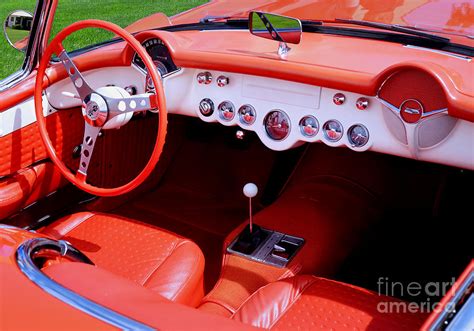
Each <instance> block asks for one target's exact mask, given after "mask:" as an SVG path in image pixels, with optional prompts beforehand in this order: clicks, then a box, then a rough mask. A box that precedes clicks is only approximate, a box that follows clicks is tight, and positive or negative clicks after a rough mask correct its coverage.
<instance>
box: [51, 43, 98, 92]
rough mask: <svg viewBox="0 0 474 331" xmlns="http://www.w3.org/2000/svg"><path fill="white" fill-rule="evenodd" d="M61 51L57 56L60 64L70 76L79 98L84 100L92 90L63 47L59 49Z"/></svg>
mask: <svg viewBox="0 0 474 331" xmlns="http://www.w3.org/2000/svg"><path fill="white" fill-rule="evenodd" d="M60 50H61V51H60V52H59V54H58V58H59V59H60V60H61V62H62V64H63V65H64V67H65V68H66V71H67V73H68V75H69V78H71V80H72V83H73V85H74V87H75V88H76V90H77V93H78V94H79V96H80V98H81V99H82V100H84V99H85V98H86V97H87V96H88V95H90V94H91V93H92V92H93V90H92V88H91V87H90V86H89V84H87V82H86V80H85V79H84V77H83V76H82V74H81V72H80V71H79V70H78V69H77V67H76V65H75V64H74V62H73V61H72V59H71V58H70V57H69V54H68V53H67V52H66V50H65V49H64V48H61V49H60Z"/></svg>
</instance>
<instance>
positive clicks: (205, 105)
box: [199, 98, 214, 117]
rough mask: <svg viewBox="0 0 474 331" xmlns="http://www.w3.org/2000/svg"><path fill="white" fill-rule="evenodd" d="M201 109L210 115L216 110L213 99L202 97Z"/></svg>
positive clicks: (204, 113) (202, 112)
mask: <svg viewBox="0 0 474 331" xmlns="http://www.w3.org/2000/svg"><path fill="white" fill-rule="evenodd" d="M199 111H200V112H201V114H202V115H204V116H206V117H209V116H211V115H212V113H213V112H214V102H212V100H211V99H208V98H206V99H202V100H201V102H200V103H199Z"/></svg>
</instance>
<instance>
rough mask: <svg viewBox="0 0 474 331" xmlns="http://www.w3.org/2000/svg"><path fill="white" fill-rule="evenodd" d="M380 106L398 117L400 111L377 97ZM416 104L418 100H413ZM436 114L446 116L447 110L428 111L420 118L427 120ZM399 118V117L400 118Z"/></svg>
mask: <svg viewBox="0 0 474 331" xmlns="http://www.w3.org/2000/svg"><path fill="white" fill-rule="evenodd" d="M375 98H376V99H377V100H378V101H379V102H380V103H381V104H382V105H384V106H385V107H387V108H388V109H390V110H391V111H393V112H394V113H395V114H397V115H398V116H400V109H399V108H397V107H395V106H394V105H392V104H391V103H390V102H387V101H385V100H383V99H382V98H380V97H379V96H378V95H377V96H376V97H375ZM410 100H415V99H410ZM415 101H417V102H419V101H418V100H415ZM438 114H448V108H442V109H436V110H432V111H429V112H425V113H423V115H422V116H421V119H424V118H427V117H431V116H434V115H438ZM400 118H401V116H400Z"/></svg>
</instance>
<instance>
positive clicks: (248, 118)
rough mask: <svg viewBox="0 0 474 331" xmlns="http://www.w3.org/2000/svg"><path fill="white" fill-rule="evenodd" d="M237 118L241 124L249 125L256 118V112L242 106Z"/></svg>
mask: <svg viewBox="0 0 474 331" xmlns="http://www.w3.org/2000/svg"><path fill="white" fill-rule="evenodd" d="M239 118H240V122H241V123H242V124H247V125H251V124H253V123H254V122H255V119H256V118H257V112H256V111H255V108H253V107H252V106H251V105H243V106H242V107H240V108H239Z"/></svg>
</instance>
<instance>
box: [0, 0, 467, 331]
mask: <svg viewBox="0 0 474 331" xmlns="http://www.w3.org/2000/svg"><path fill="white" fill-rule="evenodd" d="M274 7H275V8H274V9H272V8H266V7H265V8H264V9H265V10H261V11H258V12H251V13H250V16H249V20H248V21H247V20H246V21H245V22H243V19H242V17H244V18H246V17H247V16H248V15H249V14H248V12H246V15H247V16H241V17H240V18H239V19H231V20H228V19H227V18H225V19H224V18H216V19H208V21H202V20H201V22H200V23H192V24H190V23H189V22H195V21H198V19H195V20H194V18H198V17H199V18H200V17H202V16H205V15H203V14H202V13H203V12H204V11H203V10H201V11H200V10H199V9H198V10H195V11H193V12H192V13H190V14H186V13H185V14H182V15H177V16H175V17H174V18H173V22H172V23H171V21H169V19H168V18H167V17H164V15H160V16H153V17H151V18H145V19H143V20H141V21H139V22H137V23H136V24H134V27H133V29H122V28H119V27H118V26H116V25H114V24H111V23H108V22H104V21H98V20H86V21H79V22H77V23H74V24H73V25H71V26H69V27H67V28H66V29H64V30H63V31H61V32H60V33H59V34H57V35H56V37H55V38H54V39H52V41H51V42H50V43H49V45H48V46H47V48H46V49H45V51H44V53H43V55H42V57H41V58H40V59H39V64H38V68H37V70H35V72H34V73H32V74H31V75H32V76H31V77H29V78H28V79H25V80H24V81H22V82H21V83H20V84H18V85H16V86H13V87H11V88H9V89H8V90H4V91H0V119H1V122H0V220H1V222H2V223H3V224H5V228H6V226H8V227H9V229H13V227H14V229H18V228H21V229H23V230H22V231H23V232H20V234H21V236H22V237H21V238H24V240H26V239H31V240H33V239H34V240H36V241H34V240H33V241H34V243H33V242H30V245H29V246H28V245H26V246H22V247H23V249H24V250H25V252H26V253H25V254H27V255H28V254H29V255H28V256H29V258H31V261H32V262H33V264H32V265H33V266H34V267H35V268H37V271H38V274H37V276H35V277H43V276H46V278H47V279H49V281H53V282H54V283H55V284H59V285H60V286H61V288H64V289H65V291H66V289H68V290H70V291H71V292H67V293H69V294H61V295H64V296H68V300H69V301H68V300H65V299H64V297H62V296H57V295H55V294H54V293H53V292H51V291H48V290H46V291H47V292H48V293H49V294H52V296H55V297H56V298H60V299H61V298H62V299H61V300H63V301H65V302H73V303H75V304H73V306H75V307H78V303H77V302H76V301H74V300H76V299H74V298H76V297H77V296H80V297H81V298H82V299H85V300H87V302H88V304H90V305H92V303H94V304H96V305H100V307H102V308H101V309H106V310H107V311H108V312H109V313H110V314H112V313H114V314H118V315H120V316H122V317H123V319H122V320H120V319H118V318H117V319H113V318H112V319H111V320H113V321H114V322H111V320H110V319H107V318H101V317H100V316H99V317H98V316H97V314H96V315H94V314H92V313H90V312H89V314H90V315H92V316H94V317H96V318H98V319H99V320H101V321H102V322H103V321H105V322H107V323H110V324H112V325H113V326H115V327H119V328H125V329H127V328H130V329H140V328H142V327H151V328H157V329H163V330H164V329H190V328H193V327H194V328H196V329H199V328H202V329H210V328H212V326H214V327H215V328H217V329H229V330H232V329H236V330H237V329H241V330H243V329H246V328H249V329H252V328H253V327H257V328H266V329H272V330H273V329H275V330H276V329H278V330H290V329H295V330H299V329H324V330H329V329H342V330H346V329H361V330H379V329H382V330H400V329H406V330H411V329H413V330H415V329H419V328H421V327H422V325H423V323H425V321H426V320H427V318H428V316H429V312H430V310H429V309H428V310H426V311H423V310H420V311H417V312H416V313H412V312H407V311H398V312H391V313H384V312H382V311H381V310H380V307H381V306H380V305H381V304H387V303H403V302H415V303H417V302H418V303H421V302H426V300H427V297H426V296H423V295H421V296H419V295H418V296H413V295H411V294H410V292H407V291H388V290H383V289H384V287H382V290H381V279H382V282H383V281H385V283H383V284H387V283H389V282H400V283H403V284H407V283H410V282H413V281H417V282H420V283H422V284H423V283H424V282H425V283H426V282H428V281H437V282H450V281H451V280H452V279H453V278H457V277H458V276H459V275H460V274H461V273H462V271H463V270H464V269H465V268H466V266H467V265H469V263H470V262H471V260H472V257H473V245H472V230H467V228H468V224H469V223H472V220H471V221H469V219H471V218H470V217H469V216H468V215H470V214H471V210H472V206H471V205H470V204H471V203H472V187H474V173H473V169H474V124H473V122H474V105H473V90H474V88H473V79H472V77H473V65H472V62H470V61H471V58H470V57H469V55H462V56H461V55H458V54H454V53H453V52H451V53H450V51H440V52H432V51H430V50H428V51H427V50H426V49H424V48H423V47H406V46H405V45H403V44H400V43H398V42H386V41H380V40H376V39H370V38H364V37H350V36H340V35H336V34H331V33H327V34H325V33H313V32H311V31H310V30H311V29H310V25H308V26H306V28H305V24H309V23H307V22H306V23H305V22H303V32H302V38H301V40H298V42H295V43H291V41H290V42H289V43H288V45H286V43H283V42H282V40H283V39H284V40H285V41H287V40H292V39H294V38H300V37H301V36H300V34H296V36H295V35H293V34H292V33H293V32H294V31H293V32H292V31H290V32H280V34H281V36H280V34H278V32H277V33H276V34H277V35H278V36H277V37H278V38H282V40H280V43H278V39H275V36H272V30H271V29H269V30H268V31H267V30H265V31H263V32H262V30H255V31H252V21H255V20H259V19H260V20H262V21H263V23H265V22H268V21H271V20H272V17H271V15H270V16H266V15H265V14H264V13H263V12H269V11H271V12H272V13H282V14H286V15H289V16H291V11H289V12H286V11H285V10H283V9H284V8H283V7H278V5H276V4H275V5H274ZM275 16H276V15H275ZM294 16H297V15H294ZM286 18H287V19H290V18H288V17H286ZM266 20H268V21H266ZM249 22H250V30H249V28H248V25H249ZM255 24H256V23H255ZM339 24H342V25H343V24H346V23H344V22H340V23H339ZM270 25H271V24H270ZM92 27H93V28H101V29H105V30H109V31H111V32H113V33H114V34H115V36H116V37H117V38H114V39H112V40H111V41H108V42H106V43H103V44H100V45H97V46H93V47H89V48H87V49H81V50H76V51H71V52H69V51H68V50H67V49H66V48H65V47H64V45H65V44H63V41H64V40H65V39H66V38H67V37H68V36H69V35H71V34H73V33H75V32H77V31H79V30H82V29H86V28H92ZM157 27H158V28H157ZM275 31H276V30H275ZM130 32H133V36H132V34H131V33H130ZM286 33H288V34H287V35H286ZM259 34H261V35H259ZM261 37H263V38H261ZM271 39H275V40H276V41H277V42H276V41H275V40H271ZM381 43H383V48H382V49H381V46H380V44H381ZM285 47H286V48H285ZM356 48H357V49H362V50H363V52H356V51H354V50H355V49H356ZM471 53H472V47H471ZM348 54H350V55H348ZM467 59H468V60H469V61H468V60H467ZM469 192H471V193H469ZM11 231H13V230H11ZM16 235H19V234H18V233H17V234H16ZM15 249H16V248H15ZM20 251H21V250H19V251H18V252H20ZM28 252H29V253H28ZM21 256H22V255H21V253H17V257H18V258H20V257H21ZM18 265H19V266H20V269H21V270H22V272H23V273H26V274H27V275H28V273H27V272H26V271H25V270H26V269H28V268H27V267H28V264H27V263H26V262H25V264H22V263H19V264H18ZM39 274H41V275H42V276H38V275H39ZM19 275H20V273H17V274H16V277H19ZM5 277H7V276H5ZM8 277H10V276H8ZM11 277H14V275H13V274H12V276H11ZM28 277H29V278H30V279H33V278H32V276H28ZM4 279H5V278H4ZM38 284H40V285H39V287H41V288H42V289H43V290H45V288H44V287H45V286H46V285H44V284H47V282H46V280H45V281H44V282H39V283H38ZM41 284H43V285H41ZM4 290H5V291H6V292H5V293H7V291H14V289H7V288H5V289H4ZM38 291H39V289H38ZM64 293H66V292H64ZM444 294H445V293H437V294H436V295H434V296H432V297H430V298H429V299H428V301H430V300H431V302H432V303H435V302H438V301H440V300H441V299H442V297H443V296H444ZM58 295H59V294H58ZM12 304H16V303H12ZM18 304H19V303H18ZM90 307H91V306H89V308H88V309H92V310H93V308H90ZM18 309H20V306H18ZM84 311H86V312H87V311H89V310H87V309H86V310H84ZM12 318H13V317H12ZM102 322H101V323H102ZM5 323H8V321H6V322H5ZM15 323H23V322H21V321H20V322H19V321H18V320H16V321H15ZM24 323H27V322H24ZM91 325H93V324H91ZM101 327H103V325H102V324H101V325H100V327H99V326H98V325H96V326H94V328H101Z"/></svg>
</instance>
